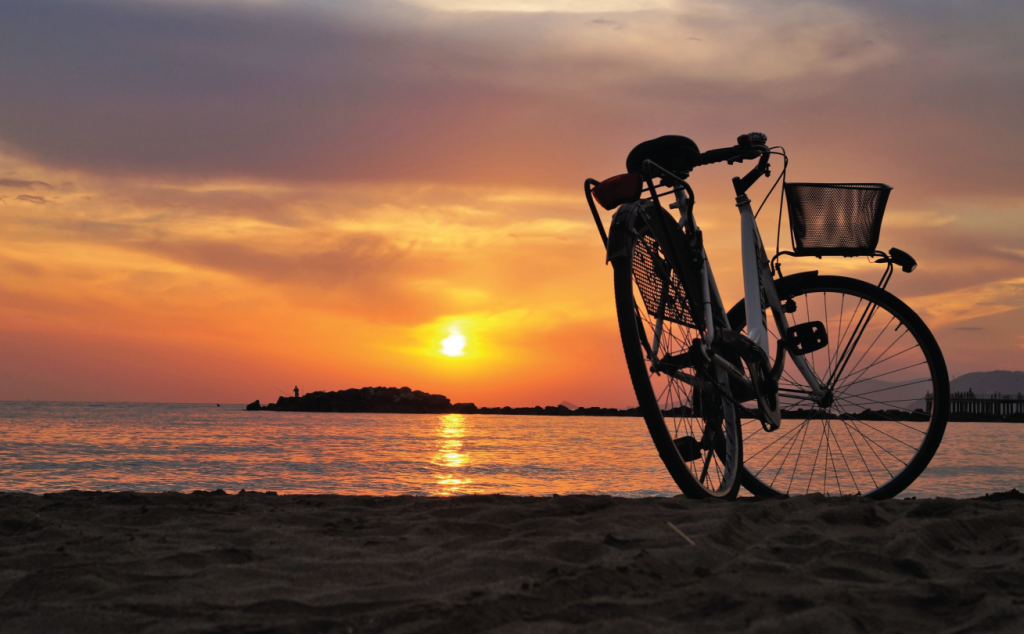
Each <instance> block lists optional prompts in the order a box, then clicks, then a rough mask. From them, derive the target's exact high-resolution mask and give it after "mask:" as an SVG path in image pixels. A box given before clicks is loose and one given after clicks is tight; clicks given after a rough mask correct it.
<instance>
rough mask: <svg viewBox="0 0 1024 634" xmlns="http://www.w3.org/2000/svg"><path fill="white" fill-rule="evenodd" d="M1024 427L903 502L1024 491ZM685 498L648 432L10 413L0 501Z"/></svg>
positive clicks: (973, 437)
mask: <svg viewBox="0 0 1024 634" xmlns="http://www.w3.org/2000/svg"><path fill="white" fill-rule="evenodd" d="M1022 449H1024V425H1021V424H1007V423H950V424H949V426H948V427H947V429H946V436H945V439H944V440H943V444H942V446H941V448H940V449H939V452H938V454H937V455H936V457H935V459H934V460H933V461H932V464H931V466H930V467H929V468H928V470H927V471H925V473H924V475H922V476H921V477H920V478H919V479H918V480H917V482H915V483H914V484H913V485H912V486H911V487H910V488H909V489H908V490H907V491H906V492H905V493H904V494H903V495H901V497H906V496H912V495H913V496H917V497H938V496H942V497H973V496H978V495H982V494H984V493H990V492H993V491H1004V490H1007V489H1010V488H1014V487H1016V488H1020V489H1024V460H1022V459H1021V450H1022ZM68 489H81V490H109V491H192V490H196V489H207V490H211V489H224V490H226V491H228V492H235V491H238V490H240V489H247V490H258V491H266V490H271V491H277V492H279V493H340V494H348V495H402V494H406V495H456V494H486V493H501V494H507V495H551V494H556V493H557V494H563V495H565V494H573V493H583V494H610V495H621V496H650V495H663V496H671V495H678V494H679V491H678V489H677V488H676V486H675V484H674V482H673V481H672V479H671V478H670V477H669V476H668V474H667V472H666V471H665V469H664V467H663V466H662V464H661V461H660V459H659V458H658V455H657V452H656V451H655V449H654V445H653V444H652V443H651V440H650V437H649V436H648V434H647V429H646V427H645V426H644V424H643V421H642V420H641V419H638V418H611V417H609V418H603V417H586V416H567V417H561V416H484V415H467V416H464V415H458V414H446V415H428V414H412V415H410V414H308V413H291V412H246V411H244V410H243V409H242V406H241V405H225V406H222V407H215V406H214V405H183V404H137V403H37V402H7V403H0V490H6V491H26V492H31V493H45V492H51V491H64V490H68Z"/></svg>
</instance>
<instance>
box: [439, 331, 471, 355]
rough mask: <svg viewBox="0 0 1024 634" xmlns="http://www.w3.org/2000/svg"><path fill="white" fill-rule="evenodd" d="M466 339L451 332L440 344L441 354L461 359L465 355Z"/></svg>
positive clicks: (459, 334)
mask: <svg viewBox="0 0 1024 634" xmlns="http://www.w3.org/2000/svg"><path fill="white" fill-rule="evenodd" d="M465 349H466V338H465V337H463V336H462V333H460V332H453V333H452V334H450V335H448V338H447V339H445V340H444V341H442V342H441V354H443V355H447V356H449V357H461V356H462V355H463V354H464V353H465Z"/></svg>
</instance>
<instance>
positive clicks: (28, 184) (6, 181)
mask: <svg viewBox="0 0 1024 634" xmlns="http://www.w3.org/2000/svg"><path fill="white" fill-rule="evenodd" d="M0 187H13V188H15V189H34V188H36V187H40V188H42V189H51V190H52V189H53V185H51V184H49V183H44V182H43V181H22V180H16V179H13V178H0Z"/></svg>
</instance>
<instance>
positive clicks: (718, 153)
mask: <svg viewBox="0 0 1024 634" xmlns="http://www.w3.org/2000/svg"><path fill="white" fill-rule="evenodd" d="M767 150H768V148H766V147H764V146H763V145H748V146H746V147H742V146H739V145H734V146H732V147H723V148H719V149H717V150H708V151H707V152H701V154H700V156H699V157H698V158H697V162H696V163H695V164H694V167H697V166H700V165H711V164H712V163H721V162H722V161H729V162H730V163H733V162H736V163H738V162H740V161H744V160H747V159H756V158H758V157H760V156H761V155H762V154H763V153H764V152H766V151H767Z"/></svg>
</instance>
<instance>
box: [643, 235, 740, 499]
mask: <svg viewBox="0 0 1024 634" xmlns="http://www.w3.org/2000/svg"><path fill="white" fill-rule="evenodd" d="M659 253H660V249H658V246H657V242H656V241H655V240H654V239H653V238H652V237H651V236H650V235H649V234H646V233H644V234H642V235H641V236H639V237H638V238H637V240H636V243H635V245H634V250H633V257H632V258H631V278H632V285H631V286H632V290H633V301H634V304H635V306H636V316H637V319H636V320H635V321H636V327H637V331H638V332H637V334H638V335H639V339H640V342H641V353H642V354H643V355H644V357H645V365H646V381H647V383H648V384H649V387H650V390H651V392H652V393H653V399H654V401H656V402H657V410H658V412H659V416H658V418H659V419H660V421H659V424H663V425H664V428H665V430H666V431H667V433H668V435H669V436H670V437H671V440H672V447H671V448H669V449H668V451H669V452H670V454H671V455H670V456H668V457H666V456H665V455H664V452H665V451H666V449H664V448H661V451H662V458H663V459H664V460H665V462H666V466H668V467H669V471H670V472H672V471H673V466H672V464H670V463H673V464H674V465H675V466H676V468H681V469H685V470H686V472H687V473H688V475H689V479H690V480H691V481H692V482H693V483H695V484H696V485H697V486H698V487H700V489H701V490H703V493H704V494H706V495H712V496H722V495H727V494H730V493H732V492H734V490H735V482H736V480H737V478H738V476H739V469H740V465H739V459H738V454H739V430H738V428H737V426H735V425H730V424H728V423H727V422H726V419H725V414H726V408H733V411H731V412H729V415H730V416H732V417H734V418H736V417H738V415H737V413H736V412H735V408H734V406H733V405H732V404H730V403H729V402H728V401H727V400H723V398H722V397H721V394H720V393H719V392H717V391H716V390H714V389H713V388H708V389H698V388H695V387H694V386H693V385H691V384H690V383H688V382H687V381H686V380H683V379H681V378H679V377H680V375H683V376H685V377H693V379H696V380H698V381H705V382H706V381H707V379H708V377H706V376H702V375H701V374H700V372H698V371H697V370H696V369H695V368H693V367H692V364H691V363H689V362H688V361H685V360H681V359H683V358H685V357H686V356H687V354H688V353H689V352H690V351H691V349H692V346H693V343H694V340H695V339H696V338H698V337H699V333H698V332H697V330H696V329H695V328H693V326H692V320H691V319H689V318H688V310H686V309H685V291H683V289H682V288H681V286H680V285H679V282H678V280H677V278H676V277H675V273H674V272H673V273H671V274H670V280H669V283H668V284H667V285H666V284H664V282H663V281H660V282H659V279H663V278H659V276H658V274H656V273H652V270H653V259H656V258H657V257H658V254H659ZM652 279H653V280H654V281H653V282H652ZM659 284H660V286H659ZM652 293H653V294H654V295H655V296H656V295H658V294H659V293H661V294H667V297H668V298H669V299H668V300H665V301H664V303H666V304H672V306H669V307H668V308H667V309H666V308H665V307H662V306H658V307H655V308H653V309H652V308H651V304H652V301H651V296H652ZM645 295H646V296H647V297H646V301H645ZM654 303H657V302H654ZM659 312H660V314H662V315H668V316H669V319H663V320H662V321H661V336H660V339H659V344H658V349H657V354H656V356H655V361H653V362H652V360H651V348H652V346H653V342H654V341H655V339H656V338H655V332H656V331H657V329H658V318H657V316H658V314H659ZM684 322H685V323H684ZM666 360H667V361H666ZM666 366H669V367H668V368H666ZM672 368H675V371H674V372H673V371H672ZM638 396H639V394H638ZM642 404H643V399H641V405H642ZM649 415H650V414H649V413H648V412H646V411H645V416H649ZM649 422H650V421H649ZM673 475H674V476H675V475H676V474H675V473H673ZM676 480H677V482H679V478H678V477H676ZM681 488H683V487H682V484H681ZM684 492H686V489H685V488H684Z"/></svg>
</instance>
